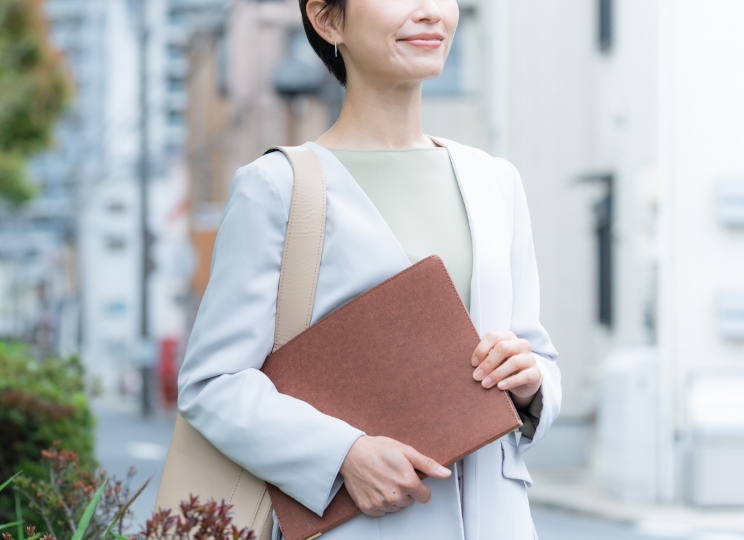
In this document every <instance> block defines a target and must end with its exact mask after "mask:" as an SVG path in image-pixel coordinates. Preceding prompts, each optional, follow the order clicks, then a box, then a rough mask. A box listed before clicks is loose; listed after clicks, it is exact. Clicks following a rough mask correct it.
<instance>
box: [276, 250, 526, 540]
mask: <svg viewBox="0 0 744 540" xmlns="http://www.w3.org/2000/svg"><path fill="white" fill-rule="evenodd" d="M479 341H480V338H479V336H478V333H477V331H476V329H475V327H474V326H473V323H472V321H471V320H470V316H469V315H468V313H467V311H466V309H465V306H464V305H463V303H462V301H461V300H460V296H459V295H458V293H457V291H456V290H455V286H454V284H453V283H452V280H451V279H450V276H449V274H448V273H447V270H446V269H445V267H444V264H443V263H442V260H441V259H440V258H439V257H437V256H431V257H428V258H426V259H424V260H422V261H420V262H418V263H416V264H414V265H413V266H411V267H409V268H407V269H406V270H404V271H403V272H400V273H399V274H396V275H395V276H393V277H391V278H390V279H388V280H387V281H384V282H383V283H381V284H380V285H378V286H376V287H374V288H372V289H370V290H369V291H367V292H365V293H364V294H362V295H360V296H358V297H357V298H355V299H354V300H352V301H351V302H349V303H348V304H346V305H344V306H343V307H341V308H339V309H338V310H336V311H334V312H333V313H331V314H330V315H328V316H327V317H325V318H323V319H321V320H320V321H318V322H317V323H315V324H314V325H312V326H311V327H310V328H308V329H307V330H305V331H304V332H302V333H300V334H299V335H297V336H296V337H295V338H294V339H292V340H290V341H289V342H287V343H286V344H285V345H284V346H282V347H281V348H279V349H278V350H277V351H276V352H274V353H273V354H271V355H270V356H269V357H268V358H267V359H266V362H265V363H264V366H263V368H262V371H263V372H264V373H265V374H266V375H267V376H268V377H269V378H270V379H271V380H272V381H273V383H274V384H275V385H276V388H277V390H278V391H279V392H281V393H284V394H288V395H290V396H293V397H296V398H298V399H301V400H303V401H306V402H308V403H310V404H311V405H313V406H314V407H315V408H316V409H318V410H319V411H321V412H323V413H325V414H328V415H330V416H334V417H336V418H340V419H342V420H345V421H346V422H348V423H349V424H350V425H352V426H354V427H356V428H359V429H361V430H363V431H364V432H366V433H367V434H368V435H384V436H386V437H391V438H393V439H396V440H398V441H401V442H403V443H405V444H408V445H411V446H412V447H414V448H415V449H417V450H418V451H419V452H421V453H422V454H424V455H426V456H429V457H432V458H433V459H435V460H436V461H438V462H439V463H442V464H444V465H449V464H451V463H453V462H455V461H457V460H459V459H461V458H462V457H464V456H466V455H467V454H470V453H472V452H474V451H475V450H477V449H478V448H480V447H482V446H484V445H486V444H488V443H489V442H492V441H494V440H496V439H498V438H499V437H501V436H503V435H505V434H507V433H509V432H510V431H513V430H515V429H517V428H518V427H520V426H521V425H522V423H521V421H520V420H519V415H518V414H517V411H516V409H515V408H514V405H513V403H512V401H511V399H510V398H509V396H508V394H507V393H506V392H504V391H502V390H499V389H497V388H493V389H490V390H486V389H484V388H483V387H482V386H481V384H480V383H479V382H476V381H475V380H474V379H473V376H472V373H473V367H472V365H471V363H470V360H471V358H472V354H473V351H474V350H475V347H476V345H477V344H478V342H479ZM268 489H269V492H270V494H271V501H272V503H273V505H274V510H275V512H276V516H277V518H278V520H279V525H280V527H281V530H282V533H283V534H284V537H285V539H286V540H307V539H309V538H314V537H317V536H319V534H320V533H324V532H326V531H328V530H330V529H332V528H333V527H335V526H337V525H339V524H341V523H343V522H344V521H347V520H348V519H351V518H352V517H354V516H356V515H358V514H359V513H360V510H359V508H357V506H356V505H355V504H354V502H353V500H352V499H351V497H350V496H349V494H348V492H347V491H346V489H345V488H344V487H342V488H341V490H340V491H339V492H338V494H337V495H336V497H335V498H334V499H333V501H332V502H331V503H330V505H329V506H328V508H327V509H326V510H325V512H324V514H323V517H318V516H317V515H316V514H315V513H313V512H312V511H310V510H308V509H307V508H305V507H304V506H303V505H301V504H300V503H298V502H297V501H295V500H294V499H292V498H291V497H289V496H288V495H286V494H285V493H283V492H282V491H280V490H279V489H278V488H276V487H275V486H272V485H270V484H269V485H268ZM415 504H419V503H415ZM401 511H402V512H405V511H406V509H403V510H401ZM382 519H384V518H382Z"/></svg>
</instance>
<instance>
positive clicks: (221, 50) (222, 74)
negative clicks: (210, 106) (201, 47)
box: [216, 31, 228, 96]
mask: <svg viewBox="0 0 744 540" xmlns="http://www.w3.org/2000/svg"><path fill="white" fill-rule="evenodd" d="M216 47H217V50H216V54H217V91H218V92H219V93H220V95H221V96H226V95H227V91H228V57H227V36H226V35H225V32H224V31H221V32H220V33H219V34H218V35H217V44H216Z"/></svg>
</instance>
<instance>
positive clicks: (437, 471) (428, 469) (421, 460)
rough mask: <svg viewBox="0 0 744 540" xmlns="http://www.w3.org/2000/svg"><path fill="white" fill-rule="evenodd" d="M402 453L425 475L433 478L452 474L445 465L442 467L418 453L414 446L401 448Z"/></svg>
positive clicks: (446, 476)
mask: <svg viewBox="0 0 744 540" xmlns="http://www.w3.org/2000/svg"><path fill="white" fill-rule="evenodd" d="M403 454H404V455H405V456H406V457H407V458H408V461H410V462H411V465H413V468H414V469H416V470H418V471H421V472H422V473H424V474H426V475H427V476H431V477H433V478H449V476H450V475H451V474H452V472H451V471H450V470H449V469H448V468H447V467H443V466H441V465H440V464H439V463H437V462H436V461H434V460H433V459H431V458H430V457H427V456H425V455H423V454H421V453H419V452H418V451H417V450H416V449H415V448H411V447H410V446H408V447H406V448H405V449H404V450H403Z"/></svg>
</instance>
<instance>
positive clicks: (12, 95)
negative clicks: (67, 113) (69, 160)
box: [0, 0, 70, 207]
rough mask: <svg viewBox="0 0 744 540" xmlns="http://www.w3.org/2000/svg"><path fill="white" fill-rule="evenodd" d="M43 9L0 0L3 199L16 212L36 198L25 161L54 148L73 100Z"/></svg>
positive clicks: (36, 2)
mask: <svg viewBox="0 0 744 540" xmlns="http://www.w3.org/2000/svg"><path fill="white" fill-rule="evenodd" d="M43 7H44V1H43V0H0V199H4V200H6V201H7V202H8V203H10V204H11V206H14V207H18V206H20V205H22V204H23V203H24V202H26V201H28V200H29V199H31V198H32V197H33V195H34V189H33V187H32V185H31V184H30V183H29V181H28V178H27V175H26V166H25V165H26V160H27V158H28V157H29V156H30V155H31V154H32V153H34V152H38V151H40V150H43V149H44V148H46V147H48V146H49V145H50V144H51V142H52V128H53V127H54V124H55V122H56V121H57V119H58V118H59V116H60V115H61V113H62V112H63V111H64V108H65V105H66V104H67V102H68V98H69V95H70V84H69V79H68V77H67V76H66V73H65V70H64V66H63V63H62V60H61V58H60V56H59V54H58V53H57V52H55V51H54V49H53V48H52V46H51V43H50V41H49V37H48V28H47V25H46V21H45V18H44V10H43Z"/></svg>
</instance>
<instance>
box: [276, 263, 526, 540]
mask: <svg viewBox="0 0 744 540" xmlns="http://www.w3.org/2000/svg"><path fill="white" fill-rule="evenodd" d="M427 263H428V264H431V263H436V264H437V265H438V266H439V267H441V269H442V270H443V271H444V275H445V276H446V277H447V282H448V283H449V285H450V287H451V288H452V291H454V293H455V295H456V296H457V299H458V300H459V305H460V308H461V309H462V311H463V312H464V313H465V315H466V316H467V317H468V319H470V313H468V310H467V309H466V308H465V304H464V303H463V302H462V298H460V294H459V293H458V292H457V288H456V287H455V284H454V283H453V281H452V277H451V276H450V275H449V272H447V268H446V267H445V266H444V262H443V261H442V259H441V257H439V256H438V255H430V256H428V257H425V258H424V259H421V260H420V261H418V262H417V263H415V264H412V265H411V266H409V267H408V268H406V269H405V270H402V271H400V272H398V273H397V274H395V275H394V276H391V277H389V278H388V279H386V280H385V281H382V282H381V283H378V284H377V285H375V286H374V287H372V288H371V289H368V290H366V291H365V292H363V293H361V294H360V295H359V296H357V297H356V298H354V299H352V300H350V301H349V302H347V303H346V304H344V305H343V306H341V307H340V308H338V309H336V310H335V311H332V312H331V313H329V314H328V315H326V316H325V317H323V318H322V319H320V320H319V321H317V322H316V323H315V324H313V325H311V326H309V327H308V328H306V329H305V330H303V331H302V332H300V333H299V334H297V335H296V336H295V337H293V338H292V339H290V340H289V341H287V343H285V344H284V345H282V347H284V346H285V345H287V344H289V343H292V341H294V340H296V339H298V338H299V337H300V336H302V335H303V334H304V333H305V332H308V331H309V330H310V329H311V328H317V327H319V326H320V325H322V324H324V323H325V322H326V321H328V320H329V319H331V318H332V317H336V316H340V315H341V314H342V313H343V312H344V310H345V309H346V308H348V307H349V306H351V305H352V304H354V303H355V302H357V301H359V300H361V299H362V298H364V297H365V296H366V295H368V294H370V293H372V292H373V291H375V290H376V289H378V288H379V287H382V286H385V285H387V284H389V283H392V282H393V281H395V280H397V279H398V278H400V277H402V276H404V275H405V274H407V273H408V272H410V271H411V270H413V269H414V268H415V267H417V266H420V265H423V264H427ZM470 320H471V330H472V331H473V333H474V334H475V336H476V337H477V338H478V339H479V340H480V339H481V338H480V335H478V331H477V330H476V328H475V326H474V325H473V324H472V319H470ZM279 349H281V347H280V348H279ZM279 349H277V350H279ZM272 354H273V353H272ZM269 356H271V355H269ZM498 391H499V392H501V395H502V396H503V397H504V399H506V402H507V404H508V406H509V410H510V411H511V413H512V417H513V418H514V420H516V422H517V425H516V427H514V428H512V429H510V430H508V431H506V432H505V433H502V434H500V435H498V436H497V437H494V438H493V439H490V440H487V441H485V442H484V443H482V444H480V445H478V446H476V447H475V448H473V449H471V450H469V451H468V452H466V453H464V454H462V455H460V456H458V457H456V458H455V459H453V460H452V461H450V462H449V463H443V464H442V465H444V466H445V467H446V466H449V465H451V464H452V463H454V462H456V461H458V460H460V459H462V458H463V457H465V456H467V455H469V454H472V453H473V452H476V451H477V450H480V449H481V448H483V447H484V446H486V445H487V444H490V443H492V442H494V441H497V440H498V439H500V438H501V437H503V436H505V435H508V434H509V433H511V432H512V431H515V430H517V429H519V428H520V427H522V420H521V418H520V417H519V414H518V413H517V409H516V407H515V406H514V402H513V401H512V400H511V398H510V397H509V395H508V393H507V392H506V391H504V390H498ZM425 477H426V475H424V477H423V478H425ZM275 487H276V486H275ZM277 489H278V488H277ZM361 513H362V511H361V510H359V508H357V512H355V513H353V514H350V515H346V516H344V517H343V518H341V519H338V520H336V521H334V522H332V523H329V524H328V525H327V526H326V527H323V528H322V529H321V530H320V531H318V532H317V533H314V534H312V535H310V536H309V537H308V538H307V539H306V540H314V539H315V538H318V537H319V536H321V535H322V534H323V533H325V532H328V531H330V530H331V529H333V528H335V527H337V526H338V525H340V524H342V523H345V522H346V521H348V520H350V519H352V518H354V517H356V516H358V515H359V514H361ZM275 515H276V518H277V521H278V522H279V528H280V529H281V530H282V533H284V527H283V526H282V520H281V518H280V517H279V514H276V513H275Z"/></svg>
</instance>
